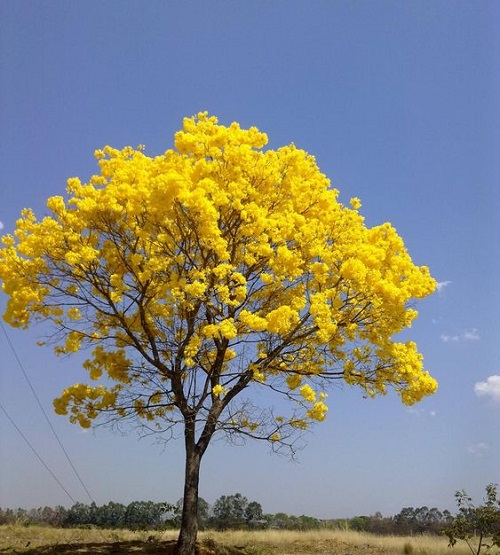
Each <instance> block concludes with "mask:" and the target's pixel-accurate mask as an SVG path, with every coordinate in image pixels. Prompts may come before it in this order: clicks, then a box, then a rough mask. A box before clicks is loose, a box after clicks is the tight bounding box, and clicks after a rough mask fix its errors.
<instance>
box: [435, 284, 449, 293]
mask: <svg viewBox="0 0 500 555" xmlns="http://www.w3.org/2000/svg"><path fill="white" fill-rule="evenodd" d="M450 283H451V281H438V283H437V287H436V290H437V292H438V293H439V295H441V293H442V292H443V291H444V290H445V288H446V287H448V285H450Z"/></svg>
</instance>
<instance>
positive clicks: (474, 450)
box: [467, 441, 489, 457]
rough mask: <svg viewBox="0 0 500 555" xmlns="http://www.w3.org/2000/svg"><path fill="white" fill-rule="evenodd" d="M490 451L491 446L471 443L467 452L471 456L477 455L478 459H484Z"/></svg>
mask: <svg viewBox="0 0 500 555" xmlns="http://www.w3.org/2000/svg"><path fill="white" fill-rule="evenodd" d="M488 449H489V445H488V444H487V443H484V442H482V441H481V442H479V443H471V444H470V445H469V446H468V447H467V452H468V453H470V454H471V455H475V456H476V457H482V456H483V455H484V454H485V453H486V451H488Z"/></svg>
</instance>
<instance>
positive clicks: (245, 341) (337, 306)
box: [0, 113, 437, 554]
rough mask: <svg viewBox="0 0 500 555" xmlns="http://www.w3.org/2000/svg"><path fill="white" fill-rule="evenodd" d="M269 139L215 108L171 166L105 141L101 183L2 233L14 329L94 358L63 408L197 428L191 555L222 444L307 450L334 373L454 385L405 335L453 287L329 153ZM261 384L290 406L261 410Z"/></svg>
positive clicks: (186, 550)
mask: <svg viewBox="0 0 500 555" xmlns="http://www.w3.org/2000/svg"><path fill="white" fill-rule="evenodd" d="M266 143H267V136H266V135H265V134H264V133H261V132H259V131H258V130H257V129H256V128H254V127H252V128H250V129H242V128H241V127H240V126H239V125H238V124H237V123H233V124H231V125H230V126H229V127H226V126H222V125H219V124H218V121H217V119H216V118H215V117H210V116H208V115H207V114H206V113H200V114H198V115H197V116H195V117H193V118H186V119H185V120H184V122H183V128H182V130H180V131H179V132H178V133H176V135H175V148H174V149H172V150H167V151H166V152H165V153H164V154H163V155H161V156H155V157H149V156H147V155H146V154H145V153H144V148H143V147H139V148H137V149H133V148H130V147H127V148H124V149H123V150H117V149H114V148H111V147H105V148H104V149H103V150H99V151H96V153H95V156H96V158H97V159H98V161H99V162H98V163H99V167H100V172H99V173H98V174H97V175H94V176H93V177H91V179H90V180H89V182H88V183H82V182H81V181H80V180H79V179H77V178H72V179H70V180H69V181H68V185H67V195H66V197H62V196H56V197H52V198H50V199H49V200H48V202H47V207H48V210H49V214H50V215H48V216H46V217H44V218H43V219H37V218H36V216H35V214H34V213H33V212H32V211H31V210H29V209H26V210H24V211H23V213H22V217H21V218H20V219H19V220H18V222H17V227H16V230H15V232H14V235H13V236H12V235H5V236H4V237H3V238H2V242H3V247H2V249H1V250H0V278H1V280H2V282H3V283H2V288H3V291H4V293H5V294H6V295H7V296H8V305H7V310H6V313H5V315H4V319H5V321H6V322H8V323H9V324H11V325H12V326H16V327H21V328H27V327H28V326H29V325H30V324H31V323H33V322H35V321H37V320H42V321H44V322H46V321H48V322H51V323H52V324H53V326H54V334H53V336H52V337H51V340H50V341H51V343H52V344H53V345H54V348H55V351H56V353H58V354H68V353H73V352H77V351H81V350H83V349H86V352H88V357H87V359H86V361H85V363H84V367H85V369H86V370H87V371H88V373H89V383H86V384H82V383H78V384H75V385H73V386H71V387H69V388H68V389H66V390H64V391H63V392H62V395H61V396H60V397H59V398H57V399H56V400H55V401H54V406H55V410H56V412H57V413H58V414H63V415H68V416H69V418H70V420H71V421H72V422H75V423H78V424H79V425H81V426H83V427H89V426H91V425H92V422H93V421H94V419H95V418H97V417H104V418H107V419H108V420H109V421H113V420H114V419H115V420H116V419H131V418H133V419H135V420H139V421H140V422H142V424H143V425H144V426H147V427H149V428H150V429H152V430H155V431H157V432H158V433H163V432H165V431H168V430H170V429H171V427H172V426H174V425H177V424H179V425H181V426H182V427H183V432H184V438H185V447H186V478H185V490H184V509H183V517H182V528H181V532H180V536H179V542H178V553H180V554H192V553H194V545H195V540H196V534H197V519H196V514H197V510H196V506H197V499H198V477H199V469H200V462H201V459H202V456H203V454H204V453H205V450H206V449H207V447H208V445H209V443H210V440H211V438H212V437H213V436H214V434H216V433H219V432H225V433H226V434H228V435H229V436H230V437H245V436H246V437H251V438H257V439H260V440H267V441H269V442H270V443H271V445H273V446H274V447H275V448H281V447H283V446H288V447H291V448H292V449H293V441H294V438H295V437H296V434H297V433H300V432H301V431H302V430H304V429H306V428H307V427H308V426H309V424H310V423H311V422H314V421H322V420H324V418H325V416H326V414H327V410H328V408H327V405H326V389H327V386H328V384H329V382H331V381H332V380H344V381H345V382H347V383H348V384H349V385H352V386H358V387H360V388H361V389H362V390H363V391H364V392H365V394H367V395H369V396H374V395H384V394H385V393H386V392H387V390H388V388H393V389H394V390H395V391H396V392H397V393H398V394H399V395H400V396H401V399H402V401H403V402H404V403H406V404H412V403H414V402H417V401H419V400H420V399H422V397H424V396H425V395H429V394H431V393H433V392H434V391H435V389H436V387H437V384H436V381H435V380H434V379H433V378H432V377H431V376H430V375H429V374H428V373H427V372H426V371H425V370H424V369H423V366H422V356H421V355H420V354H419V352H418V351H417V347H416V345H415V343H413V342H406V343H401V342H397V341H395V340H394V335H395V334H397V333H398V332H400V331H401V330H403V329H404V328H405V327H408V326H410V325H411V322H412V320H413V319H414V318H415V317H416V315H417V312H416V311H415V310H414V309H413V308H410V305H411V303H412V302H413V300H414V299H418V298H422V297H425V296H426V295H429V294H430V293H432V292H433V290H434V288H435V285H436V283H435V281H434V280H433V278H432V277H431V276H430V273H429V271H428V269H427V268H426V267H418V266H415V265H414V264H413V262H412V260H411V258H410V256H409V254H408V253H407V251H406V249H405V246H404V244H403V241H402V239H401V238H400V237H399V236H398V235H397V233H396V231H395V229H394V228H393V227H392V226H391V225H390V224H388V223H384V224H382V225H379V226H376V227H372V228H368V227H366V226H365V224H364V222H363V217H362V216H361V215H360V213H359V208H360V201H359V199H357V198H354V199H352V200H351V203H350V206H343V205H342V204H340V203H339V202H338V200H337V197H338V191H337V190H335V189H333V188H332V187H331V185H330V181H329V180H328V178H327V177H326V176H325V175H323V174H322V173H321V172H320V171H319V169H318V167H317V165H316V162H315V159H314V157H312V156H310V155H308V154H307V153H306V152H304V151H302V150H299V149H297V148H296V147H295V146H294V145H293V144H292V145H289V146H285V147H283V148H279V149H277V150H264V146H265V145H266ZM259 388H261V389H262V388H267V389H268V390H270V391H272V392H274V393H276V394H281V395H282V396H284V397H285V398H286V399H287V400H289V401H290V403H286V404H285V406H287V407H289V408H288V409H287V410H282V409H281V408H280V410H277V409H274V408H273V407H270V406H259V404H258V400H259V399H262V398H263V397H262V395H260V396H259V395H255V394H253V395H252V393H251V392H252V391H257V390H258V389H259ZM247 392H248V393H247ZM281 406H283V404H281Z"/></svg>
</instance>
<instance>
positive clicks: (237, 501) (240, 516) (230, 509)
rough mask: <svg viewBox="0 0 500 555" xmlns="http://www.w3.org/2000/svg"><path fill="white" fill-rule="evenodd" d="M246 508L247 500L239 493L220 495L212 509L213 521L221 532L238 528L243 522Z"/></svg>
mask: <svg viewBox="0 0 500 555" xmlns="http://www.w3.org/2000/svg"><path fill="white" fill-rule="evenodd" d="M247 507H248V499H247V498H246V497H245V496H243V495H241V493H235V494H234V495H222V496H221V497H219V499H217V500H216V501H215V503H214V505H213V507H212V513H213V518H214V521H215V523H216V525H217V526H218V527H219V528H221V529H223V530H224V529H226V528H239V527H241V525H242V524H243V522H244V517H245V511H246V509H247Z"/></svg>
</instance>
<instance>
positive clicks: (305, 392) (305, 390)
mask: <svg viewBox="0 0 500 555" xmlns="http://www.w3.org/2000/svg"><path fill="white" fill-rule="evenodd" d="M300 394H301V395H302V397H303V398H304V399H305V400H306V401H309V402H310V403H314V401H316V393H315V392H314V389H313V388H312V387H311V386H310V385H308V384H305V385H303V386H302V387H301V388H300Z"/></svg>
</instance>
